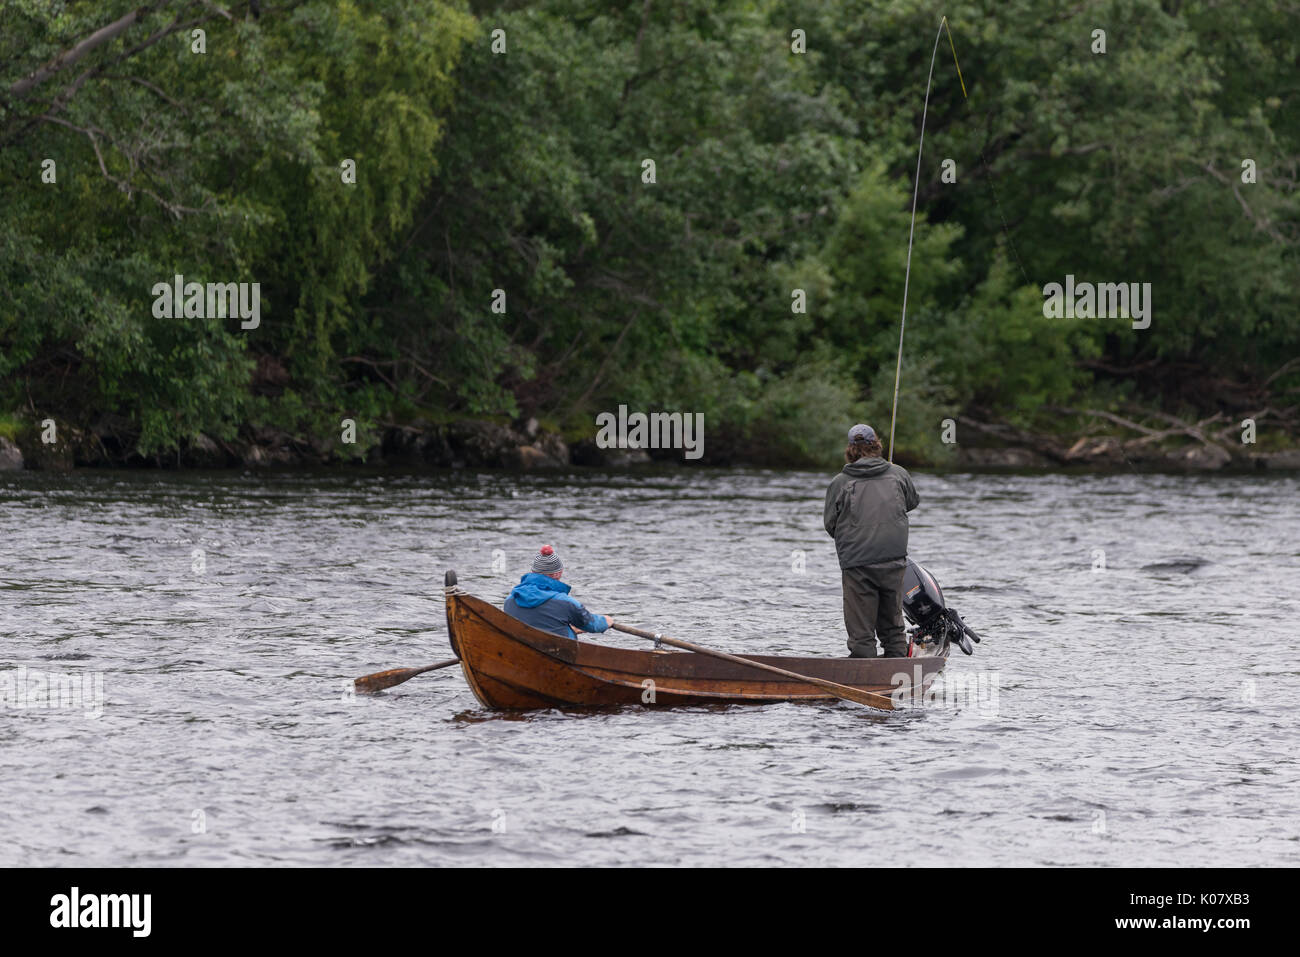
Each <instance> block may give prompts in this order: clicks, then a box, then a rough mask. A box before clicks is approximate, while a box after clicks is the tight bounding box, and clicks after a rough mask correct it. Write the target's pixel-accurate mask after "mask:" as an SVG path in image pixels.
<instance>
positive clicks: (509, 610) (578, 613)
mask: <svg viewBox="0 0 1300 957" xmlns="http://www.w3.org/2000/svg"><path fill="white" fill-rule="evenodd" d="M563 574H564V565H563V564H561V562H560V556H559V555H557V554H555V549H554V548H552V547H551V546H550V545H543V546H542V549H541V551H540V552H538V553H537V557H536V558H534V559H533V570H532V571H531V572H529V573H528V574H527V575H525V576H524V577H523V578H521V579H519V584H518V585H516V586H515V587H514V588H512V589H511V590H510V597H508V598H507V599H506V604H505V613H506V614H507V615H510V616H511V617H512V618H518V619H519V620H520V621H522V622H523V623H524V624H526V625H532V626H533V627H534V628H537V629H540V630H541V631H547V632H550V633H551V634H553V635H559V636H560V637H562V638H576V637H577V635H576V634H574V629H577V630H578V631H592V632H601V631H605V630H606V629H608V628H609V626H610V625H612V624H614V619H613V618H610V617H609V616H607V615H593V614H592V613H591V612H589V611H587V609H586V608H584V607H583V606H582V602H580V601H578V599H576V598H574V597H573V596H572V595H570V594H569V586H568V585H566V584H564V583H563V582H561V581H560V576H561V575H563Z"/></svg>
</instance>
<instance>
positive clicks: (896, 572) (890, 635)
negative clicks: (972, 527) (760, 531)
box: [823, 425, 921, 658]
mask: <svg viewBox="0 0 1300 957" xmlns="http://www.w3.org/2000/svg"><path fill="white" fill-rule="evenodd" d="M881 452H882V449H881V447H880V439H878V438H877V437H876V432H875V430H874V429H873V428H871V426H869V425H855V426H854V427H853V428H851V429H849V444H848V446H847V447H846V448H845V449H844V461H845V462H846V463H847V464H846V465H845V466H844V468H843V469H842V470H841V471H840V474H839V475H837V476H835V478H833V479H831V485H830V488H828V489H827V490H826V510H825V514H824V516H823V517H824V521H825V525H826V533H827V534H828V535H830V536H831V537H832V538H834V539H835V551H836V553H837V554H838V555H839V559H840V572H841V575H842V584H843V588H844V627H845V628H846V629H847V630H848V633H849V642H848V644H849V657H851V658H875V657H877V654H876V636H877V635H879V636H880V643H881V644H882V645H884V648H885V654H884V657H886V658H906V657H907V637H906V633H905V632H904V630H903V571H904V569H905V568H906V567H907V513H908V512H910V511H911V510H912V509H914V508H916V506H917V504H918V503H919V502H920V501H921V500H920V498H919V497H918V496H917V494H916V487H915V486H913V485H912V476H910V475H908V474H907V469H905V468H903V467H902V466H899V465H892V464H891V463H889V462H886V461H885V460H884V459H883V458H882V457H881Z"/></svg>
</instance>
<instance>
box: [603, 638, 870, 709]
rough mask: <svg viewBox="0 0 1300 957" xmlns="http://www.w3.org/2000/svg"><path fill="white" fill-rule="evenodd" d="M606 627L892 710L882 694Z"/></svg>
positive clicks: (721, 653) (696, 646)
mask: <svg viewBox="0 0 1300 957" xmlns="http://www.w3.org/2000/svg"><path fill="white" fill-rule="evenodd" d="M610 627H611V628H614V629H615V630H616V631H625V632H627V633H628V634H629V635H636V636H637V637H638V638H649V639H650V640H651V641H661V642H663V643H664V644H665V645H672V646H673V647H674V648H683V649H685V650H686V651H693V652H695V653H696V654H698V655H708V656H709V657H711V658H721V659H722V660H723V661H733V662H735V663H736V664H738V665H749V667H751V668H759V669H761V670H762V671H770V672H771V673H772V674H774V675H781V676H783V677H785V678H794V679H795V680H796V681H802V682H804V683H806V684H810V685H815V686H816V687H818V688H823V689H825V690H826V691H829V692H830V693H831V694H833V695H835V696H836V697H837V698H843V699H844V700H845V701H856V702H857V703H858V704H865V705H866V706H867V707H869V708H879V709H880V710H881V711H893V710H894V702H893V700H892V699H890V698H887V697H886V696H885V695H882V694H876V693H875V692H872V691H859V690H858V689H857V688H850V687H849V686H848V685H842V684H839V683H837V682H834V681H827V680H826V679H825V678H814V677H812V676H810V675H801V674H796V673H795V672H793V671H786V670H785V669H784V668H777V667H775V666H774V665H765V664H763V663H762V662H761V661H753V660H751V659H749V658H741V657H740V656H739V655H729V654H727V653H726V652H725V651H714V650H713V649H711V648H703V647H701V646H700V645H693V644H691V643H690V642H689V641H681V640H680V639H677V638H669V637H668V636H667V635H656V634H655V633H654V632H652V631H642V630H641V629H640V628H633V627H632V626H631V625H620V624H618V622H615V623H614V624H613V625H611V626H610Z"/></svg>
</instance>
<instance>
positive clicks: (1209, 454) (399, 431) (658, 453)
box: [0, 410, 1300, 472]
mask: <svg viewBox="0 0 1300 957" xmlns="http://www.w3.org/2000/svg"><path fill="white" fill-rule="evenodd" d="M1064 411H1073V410H1064ZM1079 414H1080V415H1083V414H1084V413H1079ZM1104 416H1109V418H1110V419H1113V420H1116V421H1112V422H1109V423H1108V425H1109V426H1111V428H1110V429H1109V430H1108V431H1101V432H1099V431H1097V430H1096V429H1087V428H1081V429H1079V430H1078V431H1077V432H1072V433H1056V434H1048V433H1044V432H1033V431H1027V430H1024V429H1019V428H1016V427H1013V426H1011V425H1008V424H1006V423H996V422H992V423H990V422H981V421H978V420H975V419H971V418H968V417H965V416H959V417H958V418H957V419H956V420H955V423H956V429H955V430H954V431H955V432H956V433H957V434H958V435H960V437H961V441H953V442H952V443H951V444H950V445H948V446H946V447H945V453H946V454H942V455H917V454H915V453H912V452H909V450H907V449H901V450H900V451H899V454H898V455H897V459H898V461H899V462H900V463H901V464H903V465H906V466H908V467H913V468H938V469H953V468H956V469H972V470H985V469H1015V470H1027V471H1036V470H1043V471H1047V470H1059V469H1063V468H1065V469H1070V470H1079V471H1095V472H1107V471H1126V472H1127V471H1133V470H1138V471H1164V472H1218V471H1229V472H1253V471H1261V470H1300V448H1296V447H1285V446H1284V447H1277V446H1276V440H1275V442H1274V447H1271V448H1261V447H1260V446H1259V445H1257V444H1255V443H1251V442H1245V441H1240V440H1239V441H1236V442H1234V441H1231V437H1232V436H1236V437H1237V438H1238V439H1240V436H1239V435H1237V432H1236V427H1235V426H1234V427H1232V428H1230V429H1227V430H1222V429H1221V430H1220V431H1218V432H1215V431H1213V430H1212V429H1211V427H1210V423H1211V421H1212V420H1207V421H1206V422H1201V423H1180V422H1178V420H1176V419H1175V420H1173V422H1174V423H1175V424H1173V425H1171V426H1169V427H1168V428H1165V429H1153V428H1150V427H1148V426H1145V425H1142V424H1141V423H1138V422H1135V421H1132V420H1128V419H1123V418H1122V417H1120V416H1115V415H1113V414H1110V413H1101V412H1097V413H1096V414H1095V415H1093V416H1092V418H1094V419H1098V420H1100V419H1102V418H1103V417H1104ZM1215 418H1216V419H1217V418H1218V417H1215ZM1213 424H1221V423H1218V422H1214V423H1213ZM123 427H124V424H123V423H121V422H115V421H111V420H110V419H108V418H105V419H104V420H101V421H100V422H98V423H96V424H95V425H93V426H89V427H76V426H64V427H63V428H62V429H59V430H55V432H54V439H55V440H54V441H44V440H43V439H45V438H49V437H51V436H50V435H49V433H48V432H46V433H45V435H44V436H43V435H42V433H41V432H40V431H38V430H37V429H36V428H34V427H32V426H27V425H23V426H22V427H19V428H11V429H10V430H8V433H9V434H3V433H0V471H5V470H18V469H32V470H40V471H69V470H71V469H75V468H83V467H89V468H187V469H195V468H197V469H236V468H309V467H320V466H329V465H334V464H353V465H356V464H365V465H373V466H377V467H385V466H396V467H429V468H441V469H504V470H510V471H518V472H534V471H547V470H562V469H571V468H632V467H637V466H645V465H651V464H669V463H674V462H676V463H679V464H687V463H685V461H684V459H683V456H682V453H681V452H680V450H673V449H655V450H644V449H621V448H602V447H600V446H599V445H598V444H597V442H596V440H595V438H594V437H585V438H580V439H577V440H573V439H572V438H571V437H570V438H568V439H566V437H565V436H563V435H561V434H560V433H558V432H555V431H550V430H547V429H544V428H542V427H541V426H540V425H539V424H538V422H537V421H536V420H529V421H527V422H524V423H516V424H513V425H503V424H500V423H495V422H487V421H482V420H474V419H462V420H456V421H452V422H447V423H434V422H427V421H417V422H412V423H407V424H402V425H386V426H383V427H381V428H380V429H379V430H378V435H377V436H371V437H370V438H369V441H368V442H364V438H365V437H364V436H363V437H362V440H360V441H354V442H344V441H342V440H340V441H338V442H335V443H329V442H323V441H320V440H318V439H305V438H302V437H297V436H292V435H289V434H286V433H284V432H280V431H277V430H274V429H265V428H245V429H243V430H241V433H240V435H239V436H238V437H236V438H234V439H230V440H222V439H216V438H212V437H210V436H207V435H200V436H199V437H198V438H197V439H196V440H194V441H193V442H190V443H188V444H187V445H186V446H185V447H183V448H180V449H177V450H176V451H175V452H174V453H173V454H169V455H164V456H155V457H146V456H142V455H139V454H138V453H136V452H134V451H133V450H132V445H131V442H130V438H129V434H128V433H126V432H124V430H123ZM1126 433H1128V434H1126ZM363 442H364V444H363ZM834 463H835V459H834V457H833V456H828V457H827V461H826V462H824V463H811V462H780V461H770V460H768V459H759V460H754V459H752V458H749V457H746V455H745V454H744V450H743V449H741V448H736V447H728V446H727V445H726V444H725V443H722V442H717V441H710V442H708V443H706V444H705V451H704V455H703V456H702V457H701V458H700V459H699V460H698V463H697V464H700V465H708V466H722V467H727V466H745V465H748V466H763V467H791V468H799V467H810V466H812V467H819V466H822V465H825V466H831V465H833V464H834Z"/></svg>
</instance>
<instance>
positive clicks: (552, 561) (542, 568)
mask: <svg viewBox="0 0 1300 957" xmlns="http://www.w3.org/2000/svg"><path fill="white" fill-rule="evenodd" d="M533 571H535V572H537V573H538V574H539V575H554V574H555V573H556V572H561V571H564V563H563V562H561V561H560V556H559V555H557V554H555V549H553V548H552V547H551V546H550V545H543V546H542V550H541V551H540V552H538V553H537V557H536V558H534V559H533Z"/></svg>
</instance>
